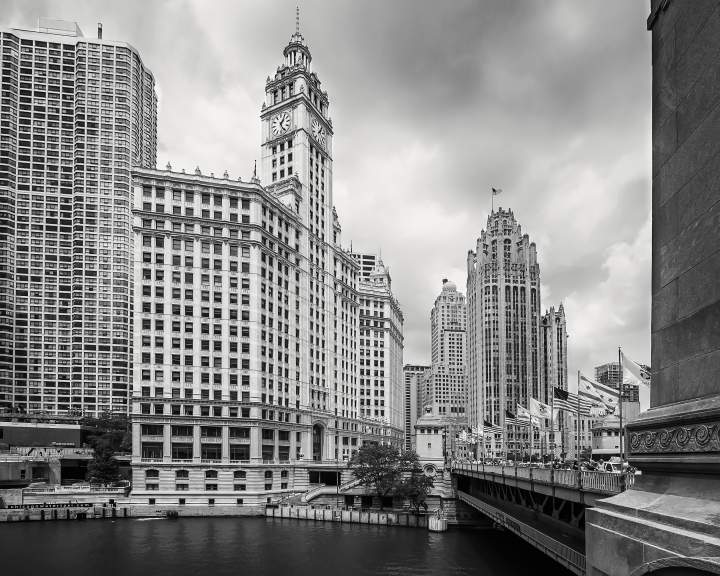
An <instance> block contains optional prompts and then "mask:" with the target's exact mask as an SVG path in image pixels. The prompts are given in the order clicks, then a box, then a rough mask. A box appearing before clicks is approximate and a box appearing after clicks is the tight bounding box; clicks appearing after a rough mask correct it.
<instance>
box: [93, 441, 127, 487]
mask: <svg viewBox="0 0 720 576" xmlns="http://www.w3.org/2000/svg"><path fill="white" fill-rule="evenodd" d="M93 449H94V451H95V455H94V456H93V459H92V460H91V461H90V464H88V472H87V479H88V480H89V481H90V482H92V483H96V484H111V483H113V482H117V481H118V480H119V479H120V472H119V470H118V468H119V467H118V463H117V461H116V460H115V458H114V456H115V450H114V448H113V446H112V445H111V444H110V442H108V441H107V440H104V439H101V440H98V441H96V442H95V444H94V446H93Z"/></svg>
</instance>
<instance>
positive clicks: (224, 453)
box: [220, 426, 230, 464]
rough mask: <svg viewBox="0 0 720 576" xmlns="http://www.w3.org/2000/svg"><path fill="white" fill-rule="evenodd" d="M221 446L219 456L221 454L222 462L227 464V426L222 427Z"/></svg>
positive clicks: (228, 441) (228, 442)
mask: <svg viewBox="0 0 720 576" xmlns="http://www.w3.org/2000/svg"><path fill="white" fill-rule="evenodd" d="M221 435H222V444H221V448H220V449H221V451H222V452H221V454H222V461H223V462H224V463H225V464H227V463H228V462H229V461H230V432H229V431H228V427H227V426H223V427H222V432H221Z"/></svg>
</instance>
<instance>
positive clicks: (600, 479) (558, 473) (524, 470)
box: [452, 463, 635, 494]
mask: <svg viewBox="0 0 720 576" xmlns="http://www.w3.org/2000/svg"><path fill="white" fill-rule="evenodd" d="M452 471H453V472H476V473H483V474H493V475H496V476H500V477H502V478H506V479H519V480H528V481H531V482H539V483H542V484H549V485H554V486H563V487H566V488H575V489H577V490H584V491H588V492H600V493H603V494H618V493H619V492H622V491H624V490H626V489H628V488H630V487H631V486H632V485H633V483H634V481H635V475H634V474H633V473H632V472H623V473H617V472H600V471H590V470H561V469H554V468H539V467H533V466H496V465H486V464H481V463H479V464H453V466H452Z"/></svg>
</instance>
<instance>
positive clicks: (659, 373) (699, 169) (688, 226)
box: [586, 0, 720, 576]
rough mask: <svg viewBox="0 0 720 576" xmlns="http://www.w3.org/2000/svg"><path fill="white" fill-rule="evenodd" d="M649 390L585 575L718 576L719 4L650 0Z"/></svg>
mask: <svg viewBox="0 0 720 576" xmlns="http://www.w3.org/2000/svg"><path fill="white" fill-rule="evenodd" d="M650 10H651V12H650V17H649V18H648V29H649V30H651V33H652V77H653V86H652V97H653V106H652V111H653V113H652V122H653V125H652V133H653V146H652V153H653V159H652V164H653V166H652V177H653V181H652V210H653V222H652V225H653V230H652V334H651V336H652V362H651V364H652V387H651V392H650V409H649V410H647V411H646V412H643V413H641V414H640V416H639V417H638V418H637V419H635V420H634V421H631V422H629V423H628V425H627V431H626V446H627V452H628V460H629V461H630V463H631V464H633V465H635V466H637V467H638V468H639V469H640V470H642V476H640V477H638V478H636V482H635V486H634V487H633V488H632V489H630V490H628V491H626V492H623V493H622V494H619V495H617V496H614V497H612V498H609V499H607V500H601V501H599V502H598V503H597V507H596V508H594V509H591V510H588V517H587V525H586V542H587V551H586V553H587V573H588V575H590V576H595V575H605V574H612V575H618V576H626V575H627V576H630V575H632V576H635V575H638V576H639V575H640V574H656V575H658V576H660V575H661V574H663V575H668V576H669V575H671V574H678V575H679V574H688V575H693V574H695V575H698V576H699V575H701V574H702V575H709V574H720V386H719V385H718V382H719V381H720V289H719V286H720V285H719V284H718V278H720V259H719V258H718V254H719V253H718V244H719V243H720V226H718V207H720V187H719V186H718V182H719V181H720V161H718V159H719V158H720V61H719V60H718V57H717V55H718V53H719V52H720V33H718V30H720V2H718V1H717V0H709V1H702V2H687V1H682V0H652V1H651V7H650Z"/></svg>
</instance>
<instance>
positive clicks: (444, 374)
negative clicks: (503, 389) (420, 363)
mask: <svg viewBox="0 0 720 576" xmlns="http://www.w3.org/2000/svg"><path fill="white" fill-rule="evenodd" d="M465 322H466V309H465V296H463V295H462V294H461V293H460V292H458V291H457V287H456V286H455V283H454V282H449V281H448V280H447V279H444V280H443V284H442V291H441V292H440V294H439V295H438V297H437V298H436V299H435V305H434V306H433V309H432V310H431V311H430V345H431V359H432V366H431V379H432V382H431V392H430V393H431V399H432V412H433V414H437V415H438V416H442V417H444V418H455V419H457V418H464V417H465V409H466V407H467V388H466V381H465Z"/></svg>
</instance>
